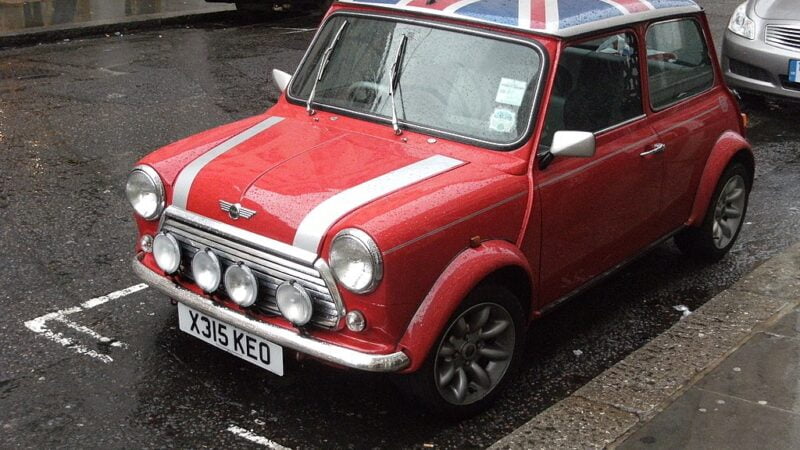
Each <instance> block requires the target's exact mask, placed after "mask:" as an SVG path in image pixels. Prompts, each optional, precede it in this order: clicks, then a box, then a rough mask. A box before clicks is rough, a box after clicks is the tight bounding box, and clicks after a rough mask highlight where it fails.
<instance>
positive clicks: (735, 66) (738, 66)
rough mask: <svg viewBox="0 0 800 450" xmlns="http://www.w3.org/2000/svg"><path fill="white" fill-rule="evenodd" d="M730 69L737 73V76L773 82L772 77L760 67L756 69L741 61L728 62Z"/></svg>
mask: <svg viewBox="0 0 800 450" xmlns="http://www.w3.org/2000/svg"><path fill="white" fill-rule="evenodd" d="M728 67H729V68H730V69H731V72H733V73H735V74H736V75H741V76H743V77H747V78H752V79H754V80H761V81H768V82H769V81H772V79H771V78H772V77H771V76H770V74H769V72H767V71H766V70H764V69H762V68H760V67H756V66H754V65H752V64H747V63H745V62H742V61H739V60H738V59H733V58H730V59H729V60H728Z"/></svg>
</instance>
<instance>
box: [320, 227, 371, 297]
mask: <svg viewBox="0 0 800 450" xmlns="http://www.w3.org/2000/svg"><path fill="white" fill-rule="evenodd" d="M330 266H331V270H332V271H333V274H334V276H336V279H337V280H339V283H341V284H342V286H344V287H345V288H347V290H349V291H351V292H355V293H357V294H365V293H368V292H372V291H373V290H375V287H376V286H377V285H378V282H379V281H380V280H381V278H382V277H383V260H382V259H381V252H380V250H378V246H377V245H376V244H375V241H373V240H372V238H371V237H369V235H368V234H367V233H365V232H363V231H361V230H358V229H355V228H348V229H346V230H342V231H340V232H339V234H337V235H336V237H335V238H333V244H332V245H331V255H330Z"/></svg>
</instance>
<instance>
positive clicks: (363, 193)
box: [292, 155, 466, 254]
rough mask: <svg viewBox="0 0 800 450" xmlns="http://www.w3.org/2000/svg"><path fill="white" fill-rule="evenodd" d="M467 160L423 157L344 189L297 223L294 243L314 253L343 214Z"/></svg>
mask: <svg viewBox="0 0 800 450" xmlns="http://www.w3.org/2000/svg"><path fill="white" fill-rule="evenodd" d="M463 164H466V163H465V162H464V161H461V160H458V159H454V158H450V157H447V156H443V155H435V156H431V157H430V158H425V159H423V160H421V161H417V162H415V163H413V164H410V165H408V166H405V167H401V168H399V169H396V170H393V171H391V172H389V173H386V174H384V175H381V176H379V177H377V178H373V179H371V180H369V181H366V182H364V183H361V184H359V185H357V186H353V187H351V188H350V189H345V190H344V191H341V192H339V193H338V194H336V195H334V196H333V197H330V198H329V199H327V200H325V201H323V202H322V203H320V204H319V205H317V206H316V207H315V208H314V209H312V210H311V211H310V212H309V213H308V214H307V215H306V217H305V218H304V219H303V221H302V222H300V225H299V226H298V227H297V234H295V236H294V243H293V244H292V245H293V246H294V247H297V248H300V249H302V250H305V251H306V252H311V253H315V254H316V253H317V251H318V250H319V245H320V243H321V242H322V239H323V238H324V237H325V234H326V233H327V232H328V230H329V229H330V228H331V227H332V226H333V224H334V223H336V221H337V220H339V219H341V218H342V217H344V216H345V215H346V214H348V213H350V212H352V211H354V210H356V209H358V208H360V207H361V206H364V205H366V204H367V203H370V202H372V201H373V200H376V199H378V198H380V197H383V196H385V195H388V194H390V193H392V192H395V191H398V190H400V189H403V188H405V187H408V186H411V185H412V184H416V183H418V182H420V181H422V180H425V179H427V178H430V177H433V176H435V175H439V174H441V173H444V172H447V171H448V170H450V169H453V168H454V167H458V166H461V165H463Z"/></svg>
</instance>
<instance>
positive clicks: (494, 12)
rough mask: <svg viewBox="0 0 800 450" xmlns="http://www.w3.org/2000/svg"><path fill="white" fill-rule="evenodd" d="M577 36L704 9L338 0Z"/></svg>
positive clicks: (638, 0) (675, 0) (648, 0)
mask: <svg viewBox="0 0 800 450" xmlns="http://www.w3.org/2000/svg"><path fill="white" fill-rule="evenodd" d="M339 1H341V2H343V3H354V4H363V5H371V6H379V7H385V8H392V9H400V10H405V11H415V12H421V13H425V14H433V15H439V16H446V17H451V18H458V19H463V20H469V21H477V22H484V23H491V24H495V25H503V26H507V27H513V28H521V29H525V30H531V31H536V32H540V33H547V34H552V35H555V36H562V37H566V36H574V35H576V34H581V33H586V32H590V31H594V30H597V29H601V28H607V27H612V26H616V25H623V24H626V23H631V22H635V21H639V20H648V19H653V18H658V17H663V16H668V15H672V14H681V13H687V12H696V11H700V10H701V8H700V7H699V6H698V5H697V3H695V2H694V1H693V0H433V1H432V0H339Z"/></svg>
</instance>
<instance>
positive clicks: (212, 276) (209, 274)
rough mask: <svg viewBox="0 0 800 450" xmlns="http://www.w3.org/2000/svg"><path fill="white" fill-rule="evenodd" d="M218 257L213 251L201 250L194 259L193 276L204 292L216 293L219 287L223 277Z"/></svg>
mask: <svg viewBox="0 0 800 450" xmlns="http://www.w3.org/2000/svg"><path fill="white" fill-rule="evenodd" d="M221 272H222V270H221V269H220V266H219V259H218V258H217V255H215V254H214V252H212V251H211V250H200V251H199V252H197V253H195V254H194V258H192V276H194V282H195V283H197V285H198V286H200V287H201V288H202V289H203V290H204V291H206V292H214V291H216V290H217V288H218V287H219V281H220V278H221V277H222V273H221Z"/></svg>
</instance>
